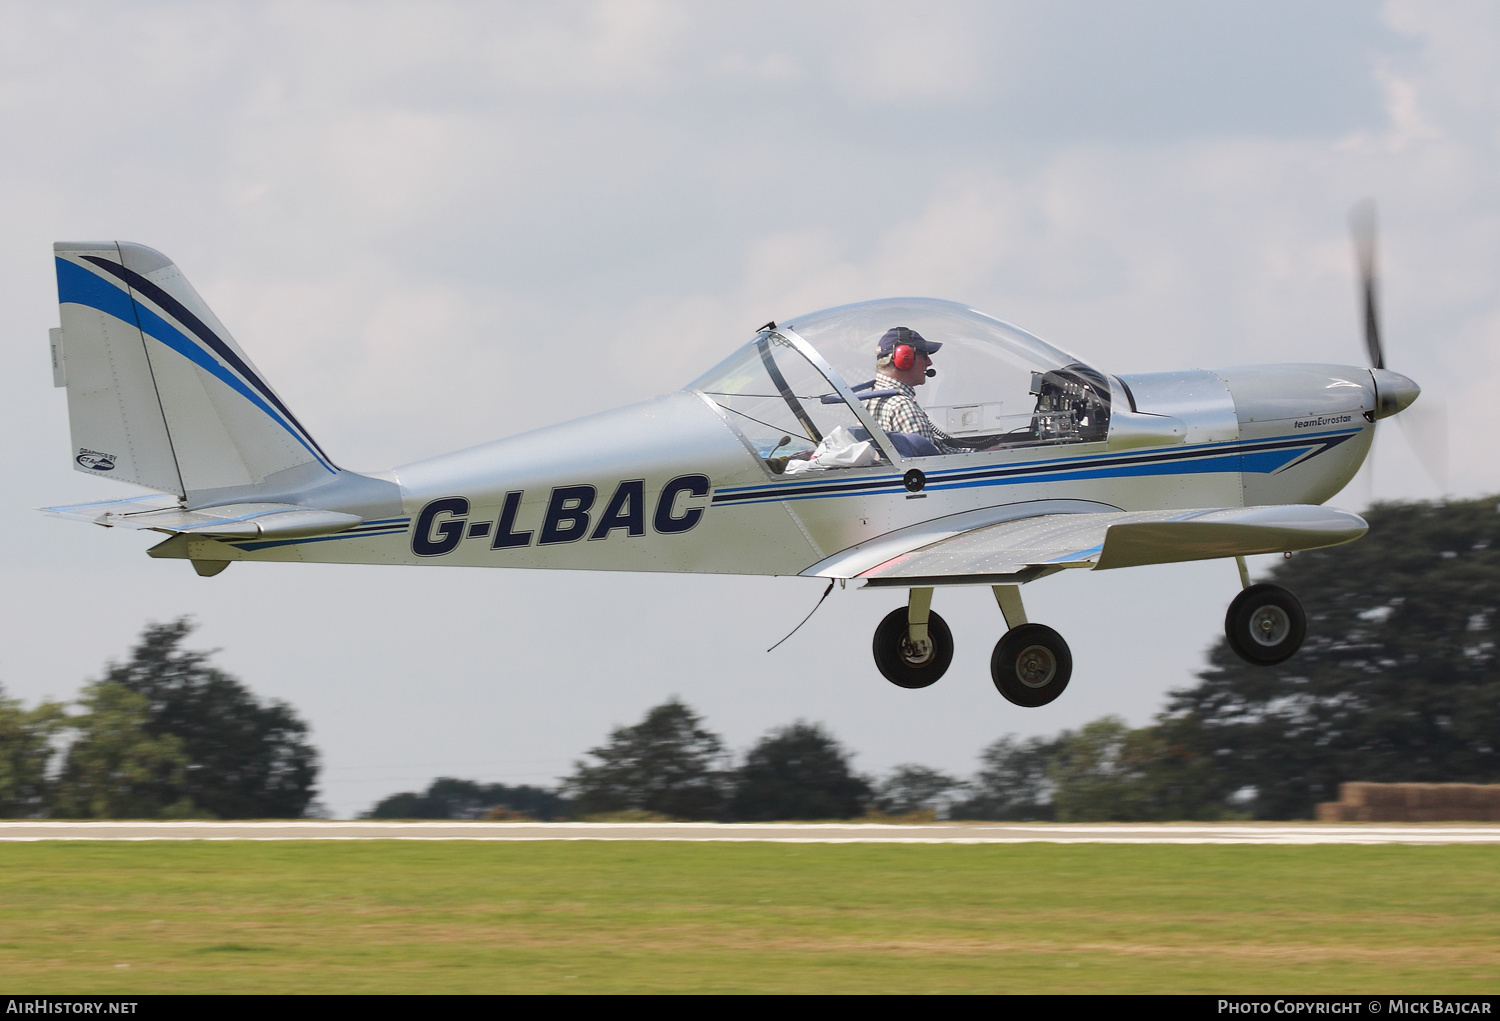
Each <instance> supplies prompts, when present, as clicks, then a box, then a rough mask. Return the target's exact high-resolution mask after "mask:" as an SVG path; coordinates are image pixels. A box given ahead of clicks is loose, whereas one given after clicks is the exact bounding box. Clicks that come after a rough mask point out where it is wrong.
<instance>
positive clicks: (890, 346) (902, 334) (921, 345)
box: [878, 326, 943, 358]
mask: <svg viewBox="0 0 1500 1021" xmlns="http://www.w3.org/2000/svg"><path fill="white" fill-rule="evenodd" d="M897 344H910V345H911V346H912V347H913V348H914V349H916V350H917V351H920V352H922V353H923V354H929V355H930V354H932V353H933V352H935V351H936V350H937V349H938V348H940V347H942V346H943V345H942V344H941V343H933V342H932V341H930V340H928V339H927V338H925V337H923V336H922V335H921V334H920V333H918V332H917V331H916V330H911V329H907V328H906V327H905V326H894V327H892V328H891V329H889V330H886V331H885V335H884V336H883V337H881V338H880V350H879V352H878V357H881V358H885V357H886V356H887V355H889V354H890V353H891V352H892V351H894V350H896V345H897Z"/></svg>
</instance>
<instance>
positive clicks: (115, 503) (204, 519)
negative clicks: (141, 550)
mask: <svg viewBox="0 0 1500 1021" xmlns="http://www.w3.org/2000/svg"><path fill="white" fill-rule="evenodd" d="M43 509H44V510H45V511H46V512H47V513H48V514H52V515H54V516H56V517H60V518H71V519H73V520H81V521H92V522H93V523H94V524H96V525H104V526H106V527H109V528H150V529H154V530H156V531H158V532H173V533H184V534H188V535H204V536H215V537H219V536H222V537H225V538H239V539H253V538H257V537H262V536H268V537H269V536H274V537H277V538H284V539H292V538H302V537H304V536H312V535H331V534H333V533H335V532H342V531H344V530H346V529H349V528H353V527H354V526H355V525H358V524H361V523H362V522H363V521H364V519H363V518H361V517H359V516H358V515H357V514H344V513H341V512H339V511H329V510H317V509H315V508H309V507H297V506H294V505H292V504H286V503H234V504H229V505H227V506H224V507H204V508H201V509H198V510H184V509H182V508H181V507H180V506H178V503H177V501H176V500H173V499H172V498H171V497H165V496H143V497H136V498H135V499H133V500H111V501H109V502H108V503H87V504H77V505H74V506H71V507H46V508H43Z"/></svg>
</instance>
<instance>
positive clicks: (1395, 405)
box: [1370, 369, 1422, 418]
mask: <svg viewBox="0 0 1500 1021" xmlns="http://www.w3.org/2000/svg"><path fill="white" fill-rule="evenodd" d="M1370 376H1371V377H1372V378H1373V379H1374V382H1375V417H1376V418H1390V417H1391V416H1392V415H1394V414H1396V413H1398V412H1401V411H1405V410H1406V409H1407V408H1408V407H1410V406H1411V402H1412V401H1414V400H1416V399H1417V396H1418V395H1419V394H1421V392H1422V388H1421V387H1419V386H1417V384H1416V383H1414V382H1412V381H1411V380H1410V379H1408V378H1406V377H1405V376H1403V375H1401V373H1399V372H1392V371H1391V370H1390V369H1371V370H1370Z"/></svg>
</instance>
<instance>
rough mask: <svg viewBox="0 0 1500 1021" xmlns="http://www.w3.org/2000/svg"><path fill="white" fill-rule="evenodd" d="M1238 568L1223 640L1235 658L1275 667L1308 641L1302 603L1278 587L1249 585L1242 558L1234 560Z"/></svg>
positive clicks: (1248, 570)
mask: <svg viewBox="0 0 1500 1021" xmlns="http://www.w3.org/2000/svg"><path fill="white" fill-rule="evenodd" d="M1234 560H1235V563H1236V564H1238V565H1239V568H1240V586H1241V591H1240V594H1239V595H1237V596H1235V597H1234V602H1232V603H1230V604H1229V612H1228V613H1226V614H1225V615H1224V637H1225V638H1226V639H1228V641H1229V647H1230V648H1231V649H1233V650H1234V654H1235V655H1236V656H1238V657H1239V658H1240V659H1242V660H1244V661H1245V662H1246V663H1251V664H1253V665H1255V666H1275V665H1276V664H1277V663H1281V662H1284V661H1286V660H1288V659H1291V658H1292V656H1293V655H1295V654H1296V652H1297V650H1298V649H1300V648H1302V640H1303V639H1304V638H1306V637H1307V614H1306V613H1304V612H1303V610H1302V603H1301V602H1300V601H1298V599H1297V597H1296V596H1294V595H1292V594H1291V593H1290V592H1288V591H1287V590H1286V589H1284V588H1282V587H1281V586H1280V585H1266V584H1261V585H1252V584H1250V569H1249V568H1248V567H1246V566H1245V558H1244V557H1235V558H1234Z"/></svg>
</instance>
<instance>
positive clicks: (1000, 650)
mask: <svg viewBox="0 0 1500 1021" xmlns="http://www.w3.org/2000/svg"><path fill="white" fill-rule="evenodd" d="M990 676H991V677H992V678H994V680H995V687H996V688H998V689H999V691H1000V694H1002V695H1004V696H1005V697H1006V698H1007V699H1009V700H1010V701H1011V702H1014V703H1015V704H1016V705H1020V706H1026V707H1027V708H1028V709H1035V708H1036V707H1037V706H1043V705H1046V704H1047V703H1048V702H1051V701H1052V700H1053V699H1055V698H1057V696H1058V695H1061V694H1062V693H1063V689H1065V688H1066V687H1067V686H1068V681H1069V680H1070V679H1071V678H1072V676H1073V653H1072V651H1071V650H1069V648H1068V643H1067V642H1065V641H1063V636H1062V635H1060V634H1058V633H1057V632H1056V631H1054V630H1052V629H1051V628H1050V627H1048V626H1047V625H1045V624H1022V625H1021V626H1020V627H1017V628H1011V629H1010V630H1009V631H1007V632H1006V633H1005V637H1003V638H1001V639H1000V641H998V642H996V643H995V652H994V654H993V655H991V656H990Z"/></svg>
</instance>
